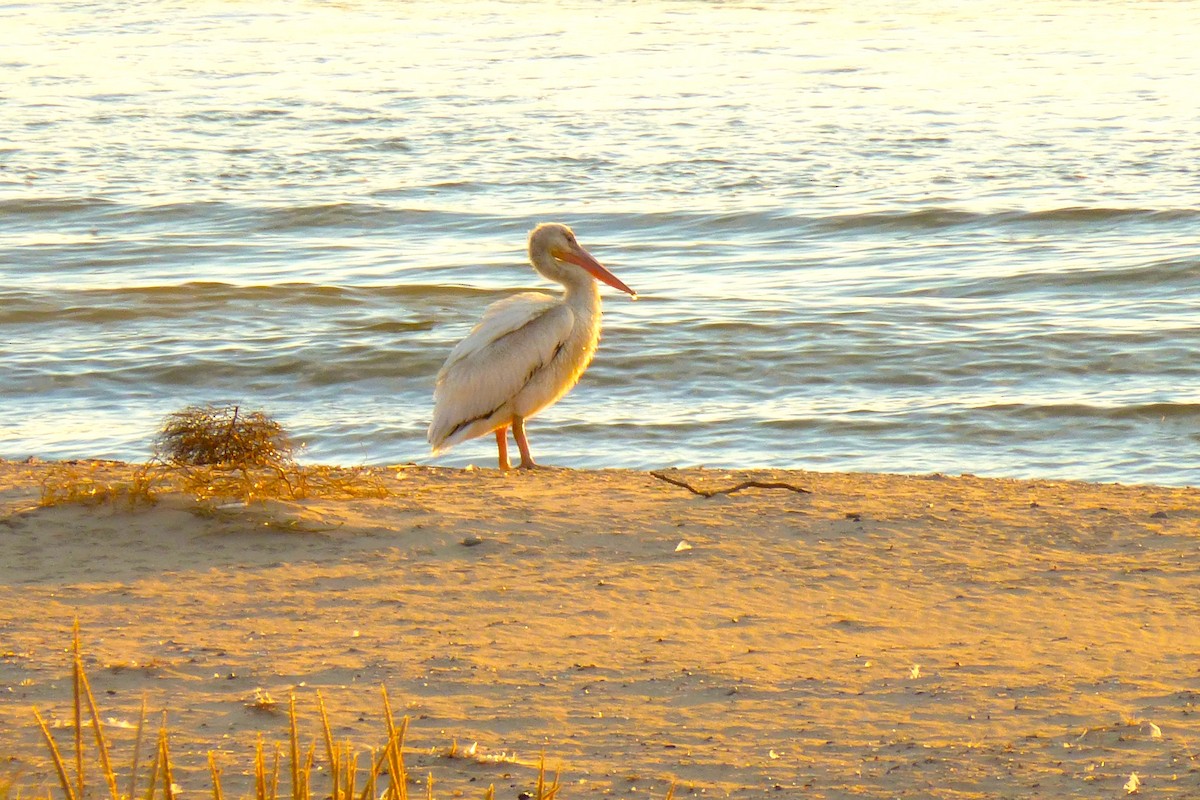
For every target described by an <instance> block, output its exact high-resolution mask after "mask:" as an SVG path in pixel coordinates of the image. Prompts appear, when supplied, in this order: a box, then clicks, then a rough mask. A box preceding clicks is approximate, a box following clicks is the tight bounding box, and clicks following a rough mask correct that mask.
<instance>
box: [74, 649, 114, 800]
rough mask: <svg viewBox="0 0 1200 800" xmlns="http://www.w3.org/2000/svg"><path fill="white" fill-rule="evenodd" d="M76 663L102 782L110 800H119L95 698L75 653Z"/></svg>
mask: <svg viewBox="0 0 1200 800" xmlns="http://www.w3.org/2000/svg"><path fill="white" fill-rule="evenodd" d="M76 662H77V664H78V669H79V682H80V684H81V685H82V686H83V696H84V698H85V699H86V700H87V704H88V714H90V715H91V717H92V731H93V733H94V734H95V736H96V752H97V753H98V754H99V757H100V770H101V772H103V773H104V780H105V782H106V783H107V784H108V792H109V795H110V796H111V797H112V800H120V792H118V791H117V776H116V774H114V773H113V768H112V762H111V761H109V758H108V742H107V741H105V739H104V729H103V727H102V726H101V724H100V712H99V711H98V710H97V709H96V698H95V696H94V695H93V694H92V685H91V683H90V682H89V681H88V677H87V672H86V671H85V670H84V669H83V662H82V661H81V660H80V658H79V655H78V653H76Z"/></svg>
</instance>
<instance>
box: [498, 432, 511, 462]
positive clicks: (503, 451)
mask: <svg viewBox="0 0 1200 800" xmlns="http://www.w3.org/2000/svg"><path fill="white" fill-rule="evenodd" d="M496 449H497V450H499V451H500V470H501V471H502V472H503V471H506V470H508V469H510V465H509V463H508V426H507V425H502V426H501V427H499V428H496Z"/></svg>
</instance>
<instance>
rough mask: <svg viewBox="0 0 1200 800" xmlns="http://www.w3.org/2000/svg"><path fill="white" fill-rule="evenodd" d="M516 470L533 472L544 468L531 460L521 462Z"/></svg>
mask: <svg viewBox="0 0 1200 800" xmlns="http://www.w3.org/2000/svg"><path fill="white" fill-rule="evenodd" d="M517 469H526V470H534V469H545V467H543V466H542V465H541V464H539V463H537V462H536V461H534V460H533V459H532V458H531V459H529V460H528V461H525V460H522V461H521V463H520V464H518V465H517Z"/></svg>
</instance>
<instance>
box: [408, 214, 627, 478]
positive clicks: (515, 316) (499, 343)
mask: <svg viewBox="0 0 1200 800" xmlns="http://www.w3.org/2000/svg"><path fill="white" fill-rule="evenodd" d="M529 261H530V263H531V264H533V268H534V269H535V270H537V271H538V272H539V273H541V274H542V275H543V276H545V277H547V278H549V279H550V280H552V281H558V282H559V283H561V284H562V285H563V286H564V287H566V291H565V292H564V293H563V295H562V297H554V296H552V295H548V294H542V293H541V292H522V293H521V294H517V295H513V296H512V297H507V298H505V299H503V300H500V301H497V302H495V303H493V304H492V305H490V306H488V307H487V310H485V311H484V312H483V319H481V320H480V321H479V324H478V325H476V326H475V327H474V328H473V329H472V330H471V332H470V333H469V334H467V338H465V339H463V340H462V341H461V342H459V343H458V345H457V346H456V347H455V348H454V349H453V350H452V351H451V352H450V356H449V358H447V359H446V363H445V364H444V365H443V366H442V369H441V371H440V372H438V376H437V386H436V388H435V389H434V392H433V422H432V423H431V424H430V426H429V444H430V445H432V447H433V452H434V453H435V454H436V453H438V452H440V451H442V450H445V449H447V448H449V447H453V446H454V445H456V444H458V443H459V442H462V441H466V440H467V439H474V438H475V437H477V436H483V435H484V434H487V433H491V432H493V431H494V432H495V434H496V447H497V448H498V449H499V451H500V469H502V470H506V469H508V468H509V463H508V429H509V426H511V427H512V431H513V439H515V440H516V442H517V447H518V448H519V449H520V451H521V465H520V468H521V469H531V468H533V467H536V466H537V464H535V463H534V460H533V456H531V455H530V454H529V442H528V441H527V440H526V438H525V420H527V419H528V418H529V417H531V416H533V415H534V414H536V413H538V412H539V411H541V410H542V409H543V408H546V407H548V406H550V405H552V404H553V403H555V402H556V401H557V400H558V399H559V398H561V397H562V396H563V395H564V394H566V393H567V392H568V391H570V390H571V387H572V386H574V385H575V383H576V382H577V381H578V380H579V376H581V375H582V374H583V371H584V370H585V369H587V366H588V364H589V363H591V360H592V356H593V355H594V354H595V352H596V345H597V344H598V343H599V341H600V287H599V286H598V285H597V284H596V280H601V281H604V282H605V283H607V284H608V285H609V286H611V287H613V288H614V289H620V290H621V291H622V292H626V293H628V294H629V295H631V296H632V297H634V298H636V297H637V293H636V292H634V291H633V290H632V289H630V288H629V287H628V286H626V285H625V284H624V283H622V282H621V281H620V279H618V278H617V276H615V275H613V274H612V273H611V272H609V271H608V270H607V269H605V268H604V267H603V266H602V265H601V264H600V262H599V261H597V260H596V259H595V258H593V257H592V256H591V254H590V253H588V251H586V250H584V249H583V248H582V247H580V246H579V242H577V241H575V234H574V233H573V232H572V231H571V229H570V228H568V227H567V226H566V225H560V224H558V223H545V224H542V225H538V226H537V227H536V228H534V229H533V231H532V232H531V233H530V234H529Z"/></svg>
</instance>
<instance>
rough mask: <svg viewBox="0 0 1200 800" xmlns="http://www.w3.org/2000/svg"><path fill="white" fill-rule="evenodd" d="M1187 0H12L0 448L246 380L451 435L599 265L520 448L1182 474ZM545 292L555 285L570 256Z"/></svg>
mask: <svg viewBox="0 0 1200 800" xmlns="http://www.w3.org/2000/svg"><path fill="white" fill-rule="evenodd" d="M1197 20H1200V2H1167V3H1164V2H1107V1H1105V0H1077V1H1075V2H1070V1H1064V2H1039V1H1036V0H1025V1H1022V0H1016V1H1015V2H1014V1H1013V0H1005V2H992V1H991V0H984V1H981V2H972V3H961V2H934V1H933V0H915V2H911V3H904V4H898V3H892V2H863V3H832V4H827V3H800V2H791V0H788V1H787V2H778V1H776V0H760V1H759V2H747V3H743V2H696V1H694V0H689V1H684V0H680V1H679V2H664V1H661V0H639V1H638V2H615V3H611V2H570V1H568V2H553V3H550V2H519V1H516V0H513V1H509V2H504V1H502V0H479V1H478V2H473V1H469V0H468V1H464V2H453V1H451V2H425V1H424V0H414V1H413V2H394V0H389V1H388V2H373V1H364V2H353V1H350V2H341V3H332V2H329V3H325V2H298V1H297V0H287V2H282V1H281V0H261V1H259V0H254V1H253V2H252V1H251V0H242V1H240V2H239V1H235V0H228V1H217V0H187V2H174V1H170V2H168V1H156V0H149V1H148V2H139V3H125V2H122V3H99V2H86V1H80V2H65V1H58V0H42V1H39V2H31V3H15V4H14V3H4V4H0V68H2V72H0V76H2V78H0V337H2V338H0V456H3V457H7V458H24V457H26V456H30V455H37V456H40V457H43V458H66V457H109V458H122V459H140V458H144V457H146V456H147V455H148V453H149V452H150V448H151V445H152V442H153V439H154V435H155V431H156V430H157V428H158V426H159V424H160V422H161V420H162V418H163V416H164V415H166V414H167V413H169V412H171V411H175V410H178V409H180V408H182V407H183V406H186V405H189V404H195V403H206V402H215V403H239V404H241V405H242V406H243V407H247V408H261V409H263V410H265V411H267V412H268V413H270V414H272V415H273V416H275V417H276V418H277V419H278V420H279V421H280V422H282V423H283V424H284V425H285V427H286V428H287V429H288V430H289V431H291V433H292V434H293V435H294V436H295V438H296V439H297V440H299V441H300V442H303V443H304V446H305V449H304V450H303V453H302V459H303V460H305V461H320V462H335V463H343V464H360V463H367V464H386V463H396V462H408V461H416V462H418V463H437V464H444V465H464V464H468V463H477V464H481V465H486V466H492V465H494V458H495V454H494V450H495V445H494V442H493V441H492V440H491V438H490V437H489V438H486V439H482V440H476V441H474V442H470V443H467V444H464V445H460V446H459V447H457V448H456V449H454V450H452V451H450V452H449V453H448V454H446V455H444V456H443V457H439V458H438V459H431V458H430V457H429V455H428V447H427V445H426V444H425V428H426V426H427V425H428V421H429V416H430V410H431V393H432V383H433V378H434V375H435V374H436V372H437V369H438V367H439V366H440V364H441V362H442V361H443V359H444V358H445V357H446V355H447V354H448V352H449V350H450V348H451V347H452V346H453V344H454V343H455V342H456V341H457V340H458V339H460V338H461V337H462V336H463V335H464V334H465V333H466V332H467V331H468V330H469V329H470V327H471V326H472V325H473V323H474V321H475V320H476V319H477V318H478V317H479V316H480V314H481V312H482V311H483V309H484V307H485V306H486V305H487V304H488V303H490V302H493V301H495V300H497V299H500V298H502V297H504V296H506V295H508V294H510V293H512V292H514V291H518V290H529V289H549V288H551V287H549V286H547V285H546V284H545V282H544V281H542V280H541V279H540V278H539V277H538V276H536V275H535V274H534V273H533V272H532V270H531V269H530V268H529V267H528V265H527V264H526V262H525V254H524V245H525V237H526V234H527V232H528V230H529V229H530V228H531V227H532V225H533V224H535V223H536V222H539V221H547V220H558V221H563V222H567V223H569V224H571V225H572V226H574V228H575V230H576V232H577V234H578V236H579V239H580V241H581V242H582V243H583V244H584V246H586V247H587V248H588V249H589V250H590V251H591V252H592V253H593V254H594V255H595V256H596V257H597V258H599V259H600V260H601V261H602V262H604V263H605V264H606V265H607V266H608V267H609V268H610V269H612V270H613V272H614V273H616V274H617V275H618V276H620V277H621V278H622V279H623V280H624V281H625V282H626V283H628V284H629V285H630V286H632V287H634V288H635V289H636V290H637V291H638V292H639V294H640V295H641V297H640V299H639V300H638V301H637V302H630V301H629V299H628V298H626V297H624V296H619V295H618V294H617V293H616V292H609V291H608V290H606V306H605V328H604V339H603V341H602V343H601V346H600V351H599V353H598V355H597V358H596V361H595V363H594V364H593V365H592V368H591V369H590V370H589V371H588V373H587V374H586V375H585V377H584V379H583V381H582V382H581V383H580V385H579V386H578V387H577V388H576V389H575V391H574V392H573V393H572V394H570V395H568V396H567V398H565V399H564V400H563V401H562V402H560V403H559V404H558V405H557V406H555V407H553V408H552V409H550V410H548V411H546V412H544V413H543V414H542V415H541V416H539V417H537V418H535V419H534V420H533V421H532V422H531V423H530V425H529V434H530V441H531V443H532V445H533V450H534V454H535V455H536V456H537V457H538V458H539V460H541V461H542V462H543V463H548V464H554V465H562V466H573V467H589V468H591V467H638V468H644V467H663V466H669V465H680V466H683V465H693V464H705V465H709V466H730V467H754V466H779V467H803V468H814V469H823V470H865V471H888V472H916V473H923V472H931V471H938V472H948V473H957V472H973V473H977V474H984V475H1006V476H1021V477H1033V476H1038V477H1068V478H1083V479H1092V480H1100V481H1120V482H1153V483H1163V484H1194V483H1197V480H1198V477H1200V361H1198V360H1197V358H1196V353H1197V352H1198V351H1200V200H1198V199H1197V198H1198V197H1200V103H1198V102H1197V101H1196V97H1197V88H1196V87H1197V85H1198V84H1197V78H1196V76H1197V75H1200V47H1198V46H1197V41H1198V40H1197V35H1196V21H1197ZM554 288H557V287H554Z"/></svg>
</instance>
